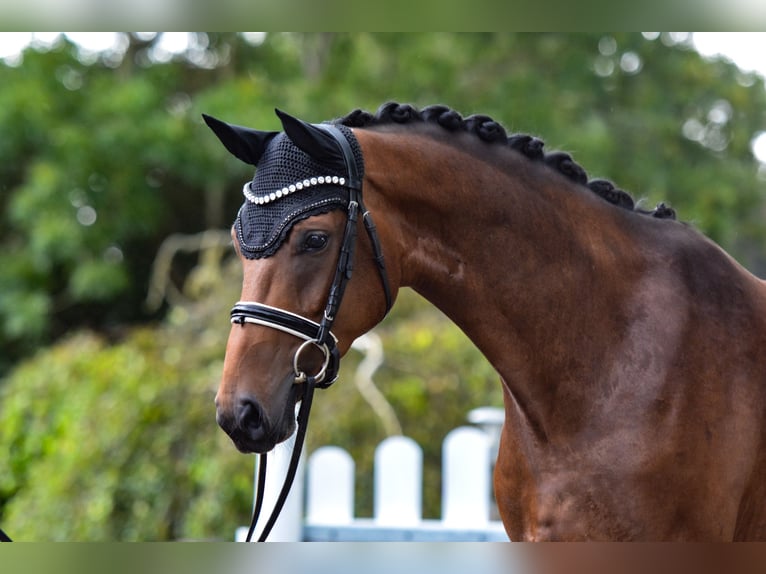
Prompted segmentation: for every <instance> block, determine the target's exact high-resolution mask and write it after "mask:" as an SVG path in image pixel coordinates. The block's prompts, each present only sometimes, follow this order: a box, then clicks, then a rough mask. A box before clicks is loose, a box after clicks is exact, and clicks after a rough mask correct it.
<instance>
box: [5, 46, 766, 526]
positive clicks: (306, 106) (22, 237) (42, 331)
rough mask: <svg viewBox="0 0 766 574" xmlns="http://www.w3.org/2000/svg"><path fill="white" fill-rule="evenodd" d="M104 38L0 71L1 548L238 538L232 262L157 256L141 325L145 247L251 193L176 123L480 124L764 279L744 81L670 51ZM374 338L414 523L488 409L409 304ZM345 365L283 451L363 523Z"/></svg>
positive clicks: (246, 490)
mask: <svg viewBox="0 0 766 574" xmlns="http://www.w3.org/2000/svg"><path fill="white" fill-rule="evenodd" d="M123 39H124V42H123V50H122V51H121V52H118V53H104V54H100V55H97V56H92V55H87V54H83V53H82V52H81V51H78V49H77V47H76V46H75V45H73V44H72V43H71V42H68V41H66V40H61V41H60V42H59V43H58V44H56V45H55V46H53V47H52V48H51V49H47V50H39V49H37V48H30V49H29V50H27V51H26V52H25V53H24V58H23V64H22V65H19V66H16V67H13V66H10V65H4V64H0V85H2V86H3V89H2V90H0V133H2V136H3V137H2V138H0V158H1V159H2V161H0V222H1V223H0V245H1V248H0V376H2V375H3V374H6V375H7V376H6V377H5V379H3V380H0V392H2V394H3V396H2V403H0V445H2V447H3V448H4V449H5V451H7V452H8V453H9V457H8V459H7V462H6V463H4V465H3V466H0V512H2V514H1V515H0V518H2V523H3V526H4V527H5V526H6V525H7V528H8V529H9V530H11V532H12V533H14V534H17V536H19V537H22V538H45V537H48V536H49V537H51V538H55V539H174V538H179V537H195V538H196V537H211V536H224V537H228V536H229V535H230V533H231V532H232V528H233V526H236V525H238V524H240V523H242V522H244V521H245V520H246V514H247V509H248V508H249V504H250V502H249V500H250V498H249V497H250V488H251V486H250V484H251V482H250V481H251V464H252V459H251V457H242V456H241V455H239V454H238V453H236V452H235V451H234V449H233V447H231V445H230V444H229V443H228V439H226V438H225V437H224V436H223V433H221V432H220V431H218V430H217V429H215V428H214V416H213V409H212V405H211V399H212V394H213V392H214V389H215V387H216V386H217V379H218V376H219V374H220V366H221V360H222V357H223V349H224V343H225V338H226V333H227V331H228V325H227V321H226V318H227V313H228V307H229V305H230V304H231V302H232V301H234V300H236V298H237V290H238V286H237V283H238V281H239V278H238V276H237V267H238V264H237V263H236V262H235V263H234V265H233V267H231V266H230V265H229V263H230V260H229V259H225V258H224V259H223V260H221V255H220V252H218V251H215V250H216V249H220V242H218V243H216V246H214V247H211V248H210V249H204V250H203V253H206V254H208V255H205V256H199V255H198V254H197V252H196V251H192V252H190V253H179V254H177V256H176V257H175V258H174V262H173V264H172V265H166V266H165V267H164V269H165V272H166V273H167V276H166V278H167V279H168V280H169V281H170V282H171V284H174V285H177V286H178V293H183V294H184V296H183V297H181V298H175V299H172V300H171V303H170V304H165V305H164V306H163V307H162V308H161V309H160V311H159V312H155V311H153V310H152V309H153V308H151V309H147V307H146V306H145V305H144V298H145V297H146V294H147V290H148V286H149V283H150V272H151V269H152V263H153V260H154V258H155V254H156V253H157V252H158V249H159V246H160V244H161V243H162V241H163V240H164V239H165V238H166V237H168V236H169V235H171V234H174V233H183V234H196V233H198V232H201V231H204V230H207V229H216V230H219V229H225V228H226V227H228V225H229V223H230V221H231V220H232V219H233V217H234V214H235V213H236V210H237V207H238V205H239V203H240V202H241V197H240V195H239V191H238V190H239V189H240V187H241V184H242V182H243V181H244V180H245V179H247V178H249V177H251V175H252V169H251V168H250V167H248V166H245V165H242V164H241V163H239V162H238V161H237V160H236V159H234V158H232V157H230V156H229V155H228V154H227V153H226V151H225V150H223V149H222V148H221V146H220V145H219V144H218V142H217V140H215V138H214V137H212V136H211V134H210V133H209V132H208V130H207V128H206V127H205V126H204V125H203V124H202V122H201V121H200V113H201V112H205V113H209V114H212V115H215V116H218V117H221V118H222V119H225V120H227V121H231V122H234V123H239V124H244V125H251V126H254V127H257V128H260V129H275V128H277V127H278V122H277V119H276V117H275V116H274V113H273V108H274V107H275V106H278V107H280V108H282V109H285V110H287V111H289V112H291V113H293V114H296V115H299V116H301V117H304V118H306V119H308V120H311V121H321V120H324V119H328V118H332V117H336V116H339V115H343V114H345V113H347V112H348V111H351V110H352V109H354V108H357V107H361V108H365V109H368V110H374V109H375V108H377V106H378V105H379V104H381V103H383V102H384V101H387V100H390V99H395V100H399V101H407V102H411V103H414V104H416V105H419V106H425V105H428V104H433V103H446V104H448V105H450V106H452V107H454V108H456V109H458V110H460V111H462V112H463V113H464V114H466V115H468V114H471V113H484V114H489V115H492V116H493V117H494V118H495V119H497V120H498V121H500V122H501V123H503V124H504V125H505V126H506V127H507V128H508V130H509V131H522V132H531V133H533V134H535V135H539V136H541V137H543V138H544V139H545V140H546V142H547V148H548V149H557V148H558V149H565V150H567V151H571V152H572V153H573V155H574V156H575V158H576V159H577V160H578V161H579V162H580V163H581V164H582V165H583V166H584V167H585V168H586V169H587V170H588V172H589V174H590V175H591V176H592V177H607V178H609V179H613V180H614V181H615V182H617V183H618V184H619V185H620V186H621V187H623V188H625V189H626V190H628V191H630V192H632V193H633V194H634V195H636V196H637V197H639V198H645V200H646V203H647V204H649V206H651V205H652V204H653V203H656V202H658V201H668V202H670V203H671V204H672V205H673V206H674V207H676V208H677V209H678V211H679V214H680V217H681V219H684V220H687V221H691V222H692V223H693V224H694V225H696V226H698V227H699V228H700V229H701V230H702V231H703V232H705V233H707V234H709V235H710V236H711V237H712V238H713V239H714V240H716V241H718V242H720V243H721V244H722V245H723V247H724V248H726V249H727V250H729V251H730V252H731V253H732V254H733V255H734V256H735V257H738V258H739V259H740V260H741V261H742V262H743V263H744V264H746V265H747V266H748V267H750V268H751V269H752V270H754V271H756V272H758V273H760V274H762V275H763V274H766V249H765V248H764V245H765V244H766V242H765V241H764V238H766V227H765V226H764V225H763V217H764V214H766V201H765V200H764V196H765V193H764V192H765V191H766V182H764V181H763V179H762V178H761V179H759V177H758V170H759V165H758V162H757V161H756V160H755V159H754V158H753V156H752V153H751V151H750V148H749V145H750V141H751V140H752V138H753V136H754V134H756V133H757V132H760V131H763V130H764V127H765V126H766V91H764V83H763V79H762V78H759V77H756V76H753V75H750V74H744V73H742V72H740V71H739V70H737V69H736V68H735V67H734V66H732V65H731V64H728V63H725V62H721V61H715V62H708V61H705V60H703V59H702V58H700V57H699V55H697V54H696V53H695V52H694V51H693V50H691V49H690V48H689V47H688V45H687V44H685V43H684V42H683V41H681V40H682V39H681V40H679V37H678V36H677V35H673V36H671V35H667V34H663V35H659V36H656V37H654V36H653V37H652V39H647V38H645V37H643V36H641V35H640V34H577V35H562V34H494V33H493V34H448V33H429V34H370V33H355V34H346V33H342V34H341V33H333V34H288V33H284V34H276V33H269V34H265V35H255V34H248V35H245V34H212V33H211V34H196V35H193V36H191V37H190V42H189V44H188V47H187V49H186V50H184V51H181V52H179V53H175V54H173V53H168V52H166V51H164V49H163V43H162V36H147V35H143V34H142V35H136V34H132V35H125V36H124V38H123ZM761 173H763V169H761ZM224 234H225V232H224ZM192 243H193V242H192ZM211 249H212V251H211ZM211 253H214V254H215V255H214V256H210V254H211ZM160 267H161V266H160ZM155 284H156V283H155ZM171 291H172V290H171ZM167 292H168V291H167V290H164V291H162V292H161V293H160V295H161V294H162V293H167ZM165 313H167V315H166V316H165ZM163 316H165V318H164V319H161V318H162V317H163ZM147 320H149V321H158V323H157V324H156V325H155V326H152V323H147V324H146V325H145V326H144V327H135V324H136V323H146V322H147ZM378 332H379V334H380V335H381V336H382V338H383V341H384V346H385V352H386V363H385V364H384V366H383V367H382V368H381V369H380V371H379V372H378V373H377V374H376V377H375V379H376V382H377V383H378V385H379V387H380V389H381V390H382V391H383V393H384V395H385V396H386V397H387V400H388V401H389V402H390V403H391V404H392V405H393V406H394V408H395V410H396V413H397V415H398V417H399V420H400V421H401V423H402V426H403V429H404V432H405V433H406V434H408V435H410V436H412V437H414V438H416V439H417V440H418V441H419V442H420V443H421V444H423V445H424V447H425V449H426V453H425V456H426V481H427V488H426V499H425V503H426V511H425V512H426V515H428V516H433V515H435V514H437V513H438V492H439V487H438V480H439V478H438V461H439V459H440V453H439V448H440V445H441V440H442V439H443V437H444V435H445V434H446V433H447V432H448V431H449V430H450V429H451V428H453V427H455V426H457V425H460V424H463V423H464V421H465V415H466V413H467V411H468V410H470V409H471V408H472V407H474V406H480V405H483V404H499V401H500V394H499V390H500V387H499V384H498V382H497V380H496V376H495V375H494V373H493V372H492V370H491V369H490V368H489V366H488V365H487V364H486V361H484V359H483V358H482V357H481V356H480V354H479V353H478V351H476V349H475V348H474V347H473V346H472V345H471V344H470V343H469V342H468V341H467V340H466V339H465V337H464V336H463V335H462V334H461V333H460V332H459V330H457V328H456V327H454V326H453V325H451V323H449V321H447V320H446V319H445V318H444V317H443V316H441V315H440V314H439V313H438V312H437V311H436V310H434V309H433V308H431V307H430V306H428V305H427V304H425V303H424V302H423V301H422V300H420V299H419V298H418V297H416V296H415V295H414V294H412V293H410V292H405V293H403V294H402V296H401V297H400V300H399V301H398V303H397V306H396V307H395V309H394V311H393V312H392V314H391V316H390V317H388V318H387V319H386V321H385V322H384V323H383V324H382V325H381V326H380V327H379V329H378ZM62 335H66V336H65V337H64V338H63V339H62V340H61V342H60V343H58V344H57V345H56V346H53V347H51V348H50V349H48V350H42V351H39V352H38V353H37V354H34V355H32V353H33V352H34V351H35V350H37V349H38V348H39V347H40V346H42V345H45V344H48V343H51V342H52V341H55V340H57V339H58V338H59V337H61V336H62ZM25 356H26V357H27V359H26V360H25V361H24V362H23V363H22V364H19V365H17V366H16V367H15V368H13V367H14V365H16V364H17V362H18V361H19V359H20V358H22V357H25ZM358 359H359V356H358V354H357V353H354V352H352V353H350V354H349V357H348V358H347V359H346V360H345V361H344V366H343V371H342V375H341V382H340V383H339V384H338V385H336V386H334V387H333V388H332V389H331V390H329V391H328V392H327V393H322V394H321V395H320V398H319V399H318V400H317V401H316V402H315V414H314V415H312V430H311V431H310V432H309V437H308V440H309V447H310V448H313V447H314V446H317V445H319V444H324V443H327V442H332V443H335V444H340V445H341V446H344V447H346V448H348V449H349V450H351V451H352V452H353V454H354V456H355V458H356V460H357V462H358V465H359V467H358V478H359V485H360V490H359V492H358V494H359V505H360V511H361V512H362V513H369V512H370V511H371V507H372V505H371V500H370V498H369V491H368V490H367V489H368V488H369V469H370V468H371V459H372V448H373V447H374V445H375V444H377V442H378V441H379V440H380V439H381V438H383V436H384V434H385V433H384V429H383V427H382V425H381V424H380V423H379V421H378V420H377V419H376V418H375V415H374V413H373V411H372V410H371V409H369V408H368V407H367V406H366V404H365V403H364V402H363V399H362V397H361V396H360V395H359V393H357V392H356V391H355V390H353V387H352V385H351V383H350V381H351V380H352V379H353V369H354V368H355V366H356V363H357V361H358ZM163 455H164V456H163ZM50 524H56V525H57V526H56V527H55V529H54V530H51V531H50V532H48V531H43V530H41V526H40V525H45V527H46V528H47V527H48V525H50Z"/></svg>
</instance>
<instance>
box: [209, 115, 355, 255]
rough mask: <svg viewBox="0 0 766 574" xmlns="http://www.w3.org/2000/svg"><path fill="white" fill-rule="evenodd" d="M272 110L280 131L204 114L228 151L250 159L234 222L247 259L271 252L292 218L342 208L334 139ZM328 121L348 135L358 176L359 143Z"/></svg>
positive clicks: (343, 181) (342, 167)
mask: <svg viewBox="0 0 766 574" xmlns="http://www.w3.org/2000/svg"><path fill="white" fill-rule="evenodd" d="M278 115H279V116H280V118H281V119H282V123H283V126H284V127H285V130H286V132H279V133H277V132H256V131H255V130H250V129H248V128H241V127H239V126H231V125H229V124H225V123H224V122H220V121H219V120H215V119H214V118H210V117H209V116H205V121H206V122H207V124H208V125H209V126H210V127H211V128H212V129H213V131H214V132H215V133H216V135H217V136H218V137H219V139H221V141H222V142H223V144H224V145H225V146H226V148H227V149H228V150H229V151H230V152H231V153H233V154H234V155H235V156H237V157H238V158H240V159H242V160H243V161H246V162H248V163H253V164H256V170H255V176H254V177H253V180H252V181H249V182H247V183H246V184H245V186H244V188H243V193H244V195H245V202H244V203H243V204H242V207H241V208H240V210H239V213H238V214H237V219H236V220H235V222H234V227H235V229H236V234H237V238H238V240H239V246H240V249H241V251H242V254H243V255H244V256H245V257H246V258H248V259H260V258H262V257H269V256H271V255H273V254H274V253H275V252H276V251H277V249H279V247H280V246H281V245H282V243H284V241H285V239H286V238H287V235H288V234H289V232H290V230H291V229H292V227H293V226H294V225H295V224H296V223H297V222H299V221H302V220H304V219H306V218H308V217H311V216H312V215H318V214H320V213H327V212H330V211H332V210H335V209H344V210H345V209H346V208H347V207H348V201H349V194H348V189H347V185H348V182H349V173H348V170H347V167H346V164H345V161H344V159H343V154H342V153H341V152H340V151H339V148H338V143H337V142H336V141H335V140H334V138H332V136H330V135H329V134H326V132H324V131H323V130H321V129H319V128H317V127H315V126H312V125H311V124H306V123H305V122H302V121H300V120H297V119H295V118H292V117H290V116H287V114H283V113H281V112H278ZM333 125H334V127H336V128H337V129H339V130H341V131H342V132H343V134H344V135H345V137H346V139H347V140H348V142H349V144H350V146H351V150H352V152H353V156H354V160H355V162H356V166H357V171H358V174H359V177H360V178H361V177H362V176H363V174H364V161H363V159H362V150H361V148H360V147H359V143H358V142H357V140H356V138H355V137H354V135H353V133H352V131H351V130H350V129H349V128H347V127H345V126H342V125H337V124H333ZM291 136H292V137H293V138H294V139H295V140H296V141H297V142H298V143H299V144H300V145H301V147H298V145H296V143H295V142H294V141H293V139H291ZM304 150H307V151H304ZM259 156H260V157H259ZM320 158H321V159H320Z"/></svg>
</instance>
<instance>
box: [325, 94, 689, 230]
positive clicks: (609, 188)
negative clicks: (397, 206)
mask: <svg viewBox="0 0 766 574" xmlns="http://www.w3.org/2000/svg"><path fill="white" fill-rule="evenodd" d="M416 122H432V123H436V124H438V125H440V126H441V127H443V128H444V129H446V130H448V131H450V132H457V131H464V132H469V133H472V134H474V135H476V136H478V137H479V139H481V140H482V141H485V142H488V143H500V144H505V145H507V146H509V147H510V148H511V149H513V150H515V151H517V152H518V153H521V154H522V155H524V156H525V157H527V158H528V159H529V160H531V161H536V162H542V163H544V164H545V165H547V166H548V167H550V168H552V169H554V170H556V171H558V172H559V173H560V174H562V175H563V176H564V177H566V178H568V179H569V180H571V181H573V182H575V183H578V184H580V185H583V186H585V187H587V188H588V189H590V190H591V191H592V192H593V193H595V194H596V195H598V196H599V197H601V198H602V199H604V200H605V201H608V202H609V203H612V204H614V205H616V206H618V207H621V208H623V209H627V210H629V211H634V212H636V213H641V214H644V215H650V216H652V217H656V218H659V219H675V218H676V212H675V210H674V209H672V208H670V207H668V206H666V205H665V204H664V203H659V204H657V207H655V208H654V209H652V210H649V211H647V210H643V209H639V208H638V207H637V206H636V203H635V201H634V200H633V197H631V195H630V194H629V193H628V192H626V191H624V190H622V189H619V188H618V187H617V186H615V185H614V183H612V182H611V181H609V180H606V179H591V180H589V179H588V174H587V173H586V171H585V170H584V169H583V168H582V167H581V166H580V165H579V164H578V163H576V162H575V161H574V159H572V156H571V155H569V154H568V153H566V152H561V151H554V152H550V153H546V152H544V151H543V146H544V145H545V144H544V142H543V141H542V140H540V139H538V138H536V137H534V136H530V135H526V134H512V135H507V134H506V131H505V128H503V126H501V125H500V124H499V123H497V122H496V121H494V120H493V119H492V118H490V117H489V116H485V115H472V116H468V117H466V118H463V116H461V115H460V114H459V113H458V112H456V111H455V110H452V109H450V108H449V107H447V106H443V105H434V106H428V107H426V108H423V109H422V110H418V109H417V108H415V107H413V106H411V105H409V104H399V103H396V102H388V103H386V104H383V105H382V106H380V108H378V111H377V112H375V114H374V115H373V114H371V113H369V112H366V111H363V110H354V111H353V112H351V113H350V114H348V115H346V116H344V117H342V118H339V119H337V120H335V121H334V123H338V124H341V125H344V126H347V127H350V128H365V127H371V126H376V125H381V124H391V123H396V124H408V123H416Z"/></svg>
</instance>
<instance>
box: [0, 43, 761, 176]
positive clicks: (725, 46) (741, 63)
mask: <svg viewBox="0 0 766 574" xmlns="http://www.w3.org/2000/svg"><path fill="white" fill-rule="evenodd" d="M147 34H152V33H151V32H148V33H147ZM66 35H67V37H68V38H69V39H70V40H71V41H73V42H75V43H76V44H78V45H79V46H80V48H81V50H82V51H83V55H84V56H85V57H87V56H88V55H89V54H97V53H99V52H102V51H107V50H112V51H117V52H120V51H121V46H120V35H118V34H114V33H111V32H66ZM58 36H59V33H57V32H37V33H34V34H32V33H30V32H0V59H2V60H4V61H6V62H7V63H9V64H11V65H13V64H14V63H17V62H18V61H19V58H20V54H21V51H22V50H23V49H24V48H25V47H26V46H28V45H29V44H30V43H39V44H42V45H51V44H52V43H54V42H55V41H56V38H58ZM646 36H647V37H651V36H650V35H649V34H647V35H646ZM191 38H192V36H190V35H189V34H187V33H186V32H167V33H164V34H163V35H162V37H161V39H160V43H159V45H158V46H157V47H156V49H155V53H154V57H156V58H157V60H162V59H164V58H170V57H171V56H172V55H173V54H175V53H179V52H183V51H184V50H185V49H186V48H187V47H189V45H190V42H191V41H192V40H191ZM691 40H692V45H693V47H694V48H695V49H696V50H697V51H698V52H699V53H700V54H701V55H702V56H704V57H706V58H718V57H723V58H726V59H728V60H730V61H732V62H733V63H735V64H736V65H737V66H738V67H739V68H740V69H742V70H743V71H747V72H755V73H758V74H760V75H761V76H762V77H764V78H766V33H764V32H695V33H693V34H692V35H691ZM764 128H766V126H764ZM752 150H753V154H754V155H755V157H756V158H758V160H759V161H760V162H761V163H764V164H766V131H763V132H760V133H759V134H758V135H757V136H756V137H755V138H754V139H753V142H752Z"/></svg>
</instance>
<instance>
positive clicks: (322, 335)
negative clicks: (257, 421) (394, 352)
mask: <svg viewBox="0 0 766 574" xmlns="http://www.w3.org/2000/svg"><path fill="white" fill-rule="evenodd" d="M315 127H318V128H320V129H322V130H324V131H325V132H326V133H328V134H330V135H331V136H332V137H333V139H334V140H335V141H336V142H337V144H338V146H339V148H340V150H341V152H342V154H343V158H344V161H345V164H346V171H347V173H348V176H349V177H348V180H347V182H346V185H345V187H346V189H347V190H348V197H349V199H348V208H347V211H346V227H345V230H344V233H343V242H342V243H341V248H340V253H339V255H338V263H337V266H336V268H335V276H334V277H333V281H332V285H331V287H330V293H329V295H328V297H327V304H326V305H325V310H324V313H323V314H322V318H321V320H320V322H319V323H317V322H315V321H312V320H310V319H307V318H305V317H302V316H300V315H296V314H295V313H291V312H289V311H285V310H283V309H278V308H276V307H271V306H269V305H264V304H263V303H256V302H252V301H239V302H238V303H236V304H235V305H234V307H233V308H232V310H231V322H232V323H236V324H239V325H244V324H245V323H253V324H257V325H262V326H266V327H270V328H273V329H277V330H279V331H283V332H285V333H289V334H291V335H294V336H296V337H298V338H300V339H303V340H304V342H303V343H302V344H301V346H300V347H298V350H297V351H296V352H295V356H294V357H293V371H294V373H295V383H300V384H303V385H304V386H305V388H304V392H303V395H302V397H301V406H300V409H299V411H298V419H297V424H298V431H297V435H296V439H295V444H294V446H293V453H292V457H291V459H290V465H289V467H288V471H287V476H286V477H285V482H284V484H283V486H282V490H281V492H280V494H279V498H278V499H277V502H276V504H275V505H274V510H273V511H272V513H271V516H270V517H269V520H268V521H267V523H266V525H265V526H264V529H263V531H262V532H261V535H260V537H259V538H258V541H259V542H263V541H265V540H266V538H267V537H268V535H269V533H270V532H271V529H272V528H273V526H274V523H275V522H276V520H277V517H278V516H279V513H280V512H281V510H282V507H283V506H284V503H285V501H286V499H287V495H288V493H289V491H290V487H291V486H292V483H293V480H294V478H295V472H296V470H297V467H298V461H299V459H300V454H301V450H302V448H303V441H304V438H305V434H306V428H307V426H308V419H309V413H310V410H311V402H312V399H313V395H314V389H315V388H316V387H319V388H323V389H324V388H327V387H329V386H330V385H332V383H334V382H335V380H336V379H337V378H338V370H339V368H340V351H339V350H338V340H337V338H336V337H335V335H333V334H332V331H331V329H332V326H333V324H334V322H335V316H336V314H337V312H338V309H339V308H340V304H341V301H342V300H343V293H344V292H345V290H346V285H347V284H348V281H349V280H350V279H351V275H352V273H353V270H354V253H355V249H356V238H357V225H358V220H359V213H360V212H361V214H362V221H363V222H364V227H365V229H366V230H367V235H368V236H369V238H370V243H371V244H372V251H373V257H374V260H375V263H376V264H377V267H378V271H379V273H380V278H381V281H382V283H383V292H384V295H385V298H386V313H388V311H389V310H390V309H391V306H392V304H393V300H392V296H391V287H390V285H389V281H388V274H387V273H386V266H385V262H384V260H383V252H382V249H381V246H380V240H379V239H378V233H377V231H376V229H375V224H374V223H373V221H372V217H371V216H370V213H369V211H367V210H366V209H365V207H364V203H363V201H362V178H361V176H360V173H359V169H358V168H357V164H356V160H355V158H354V154H353V151H352V149H351V145H350V144H349V142H348V140H347V139H346V136H345V135H344V134H343V132H342V131H341V130H339V129H338V128H337V127H335V126H333V125H330V124H315ZM310 346H314V347H316V348H318V349H319V350H320V351H321V352H322V353H323V354H324V362H323V364H322V367H321V368H320V370H319V371H318V372H316V373H315V374H313V375H308V374H306V373H305V372H304V371H302V370H301V368H300V356H301V353H302V352H303V350H304V349H306V348H307V347H310ZM265 482H266V453H264V454H261V455H260V458H259V465H258V486H257V494H256V500H255V508H254V511H253V518H252V520H251V522H250V528H249V530H248V533H247V538H246V540H247V541H248V542H249V541H250V540H251V539H252V536H253V533H254V531H255V525H256V523H257V522H258V517H259V516H260V512H261V507H262V505H263V494H264V486H265Z"/></svg>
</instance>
